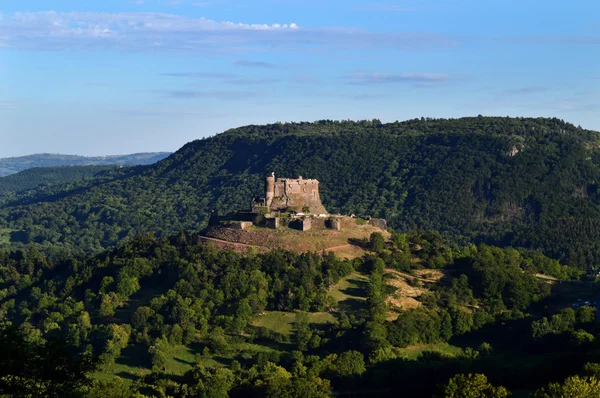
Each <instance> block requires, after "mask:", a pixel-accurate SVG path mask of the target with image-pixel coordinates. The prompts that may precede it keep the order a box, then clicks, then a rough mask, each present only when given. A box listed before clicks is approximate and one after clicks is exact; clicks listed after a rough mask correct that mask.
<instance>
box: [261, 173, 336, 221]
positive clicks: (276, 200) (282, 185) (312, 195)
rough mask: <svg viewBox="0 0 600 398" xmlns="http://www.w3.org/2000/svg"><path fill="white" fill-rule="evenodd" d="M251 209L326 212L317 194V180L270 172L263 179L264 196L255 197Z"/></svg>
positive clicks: (308, 212) (305, 212) (306, 212)
mask: <svg viewBox="0 0 600 398" xmlns="http://www.w3.org/2000/svg"><path fill="white" fill-rule="evenodd" d="M252 209H253V210H258V211H263V212H267V213H270V212H276V211H279V212H281V211H284V212H290V211H293V212H296V213H303V214H325V215H326V214H328V213H327V210H325V207H324V206H323V204H322V203H321V197H320V196H319V181H317V180H312V179H308V180H307V179H303V178H302V176H300V177H298V179H292V178H278V179H277V180H275V173H272V174H271V175H270V176H268V177H267V178H266V180H265V196H264V198H258V199H255V200H254V201H253V202H252Z"/></svg>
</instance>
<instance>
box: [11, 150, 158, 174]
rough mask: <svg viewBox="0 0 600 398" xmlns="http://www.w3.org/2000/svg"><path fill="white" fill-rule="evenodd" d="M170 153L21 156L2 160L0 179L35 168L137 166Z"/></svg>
mask: <svg viewBox="0 0 600 398" xmlns="http://www.w3.org/2000/svg"><path fill="white" fill-rule="evenodd" d="M169 155H170V153H168V152H155V153H152V152H151V153H134V154H131V155H113V156H77V155H60V154H52V153H39V154H36V155H27V156H19V157H14V158H1V159H0V177H4V176H7V175H11V174H15V173H18V172H20V171H24V170H28V169H32V168H35V167H62V166H107V165H115V166H136V165H148V164H152V163H156V162H158V161H160V160H162V159H164V158H166V157H167V156H169Z"/></svg>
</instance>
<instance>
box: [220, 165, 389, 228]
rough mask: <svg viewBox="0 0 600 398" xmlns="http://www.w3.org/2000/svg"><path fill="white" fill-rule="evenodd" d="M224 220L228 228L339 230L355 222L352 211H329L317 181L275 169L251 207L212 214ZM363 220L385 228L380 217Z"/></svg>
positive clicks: (383, 221)
mask: <svg viewBox="0 0 600 398" xmlns="http://www.w3.org/2000/svg"><path fill="white" fill-rule="evenodd" d="M221 221H224V222H225V223H226V225H227V226H228V227H229V228H232V229H241V230H246V229H248V228H250V227H252V226H257V227H263V228H270V229H278V228H282V227H287V228H293V229H297V230H300V231H308V230H310V229H332V230H336V231H339V230H341V229H343V228H346V227H350V226H355V225H356V220H354V215H352V216H342V215H339V214H338V215H333V214H329V213H328V212H327V210H326V209H325V206H323V204H322V203H321V197H320V196H319V181H317V180H313V179H304V178H302V176H300V177H298V178H297V179H292V178H277V179H275V173H271V175H270V176H268V177H266V179H265V196H264V197H260V198H255V199H254V200H253V201H252V203H251V210H250V211H242V212H237V213H235V214H231V215H229V216H226V217H224V218H219V217H218V216H217V215H216V214H213V216H211V220H210V224H211V225H218V224H219V223H220V222H221ZM365 222H368V223H369V224H371V225H374V226H376V227H379V228H381V229H383V230H385V229H386V228H387V223H386V221H385V220H383V219H372V218H370V217H369V218H367V219H366V220H365Z"/></svg>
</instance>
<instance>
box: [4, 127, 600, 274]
mask: <svg viewBox="0 0 600 398" xmlns="http://www.w3.org/2000/svg"><path fill="white" fill-rule="evenodd" d="M598 135H599V133H597V132H594V131H589V130H584V129H582V128H580V127H575V126H573V125H571V124H569V123H565V122H563V121H561V120H558V119H543V118H537V119H527V118H491V117H473V118H462V119H452V120H446V119H416V120H411V121H406V122H396V123H388V124H382V123H380V122H379V121H377V120H373V121H362V122H351V121H319V122H315V123H286V124H282V123H278V124H273V125H266V126H247V127H242V128H238V129H233V130H229V131H227V132H225V133H223V134H220V135H217V136H214V137H210V138H206V139H202V140H198V141H194V142H191V143H189V144H187V145H185V146H184V147H183V148H181V149H180V150H179V151H178V152H176V153H175V154H173V155H171V156H170V157H169V158H167V159H165V160H163V161H161V162H159V163H157V164H156V165H152V166H148V167H146V168H139V169H136V171H128V172H122V173H115V174H114V175H113V176H112V177H104V178H102V179H99V180H94V181H88V182H85V183H82V182H77V183H71V184H67V185H59V186H53V187H51V188H50V189H48V188H46V189H44V190H42V191H33V192H27V193H24V194H23V195H20V196H17V197H14V198H12V199H11V200H8V201H4V203H3V204H1V205H0V242H12V243H13V244H18V243H19V242H21V243H24V244H27V243H34V244H37V245H38V248H41V249H44V250H45V249H47V248H49V247H52V248H53V249H54V250H57V249H60V250H62V251H67V252H73V253H77V254H83V253H98V252H100V251H102V250H103V249H105V248H109V247H114V246H115V245H116V243H117V242H118V241H119V240H121V239H124V238H129V239H131V238H133V237H134V236H136V235H139V234H142V233H146V232H152V233H153V234H155V235H156V236H170V235H172V234H176V233H178V232H180V231H197V230H200V229H202V228H203V227H204V226H205V225H206V222H207V215H208V214H210V212H211V211H212V210H216V211H218V212H219V213H227V212H230V211H233V210H238V209H244V208H246V207H248V203H249V200H250V199H251V198H252V197H255V196H258V195H260V194H261V193H262V184H263V178H264V176H265V174H266V173H269V172H271V171H274V172H275V173H276V175H279V176H291V177H296V176H297V175H303V176H306V177H311V178H316V179H318V180H319V181H320V182H321V184H320V186H321V197H322V199H323V203H324V205H325V206H326V208H327V209H328V210H329V211H330V212H332V213H336V212H340V213H344V214H350V213H354V214H357V215H371V216H376V217H383V218H386V219H387V220H388V222H389V225H390V226H392V227H393V228H395V229H396V230H400V231H403V230H404V231H405V230H408V229H414V228H425V229H432V230H437V231H440V232H441V234H442V235H443V236H444V237H445V238H446V239H448V242H449V243H450V244H454V245H457V246H464V245H466V244H467V243H469V242H475V243H477V244H479V243H487V244H493V245H498V246H514V247H527V248H535V249H540V250H542V251H543V252H544V253H545V254H547V255H549V256H551V257H553V258H556V259H559V260H560V261H561V262H563V263H566V264H570V265H573V266H577V267H580V268H582V269H584V268H593V267H596V266H597V265H598V264H600V246H599V243H598V242H600V239H599V237H600V207H599V206H598V201H599V200H600V196H599V195H600V194H599V192H598V181H599V180H600V168H599V162H600V156H599V154H600V152H599V150H598V145H597V143H598V138H599V137H598Z"/></svg>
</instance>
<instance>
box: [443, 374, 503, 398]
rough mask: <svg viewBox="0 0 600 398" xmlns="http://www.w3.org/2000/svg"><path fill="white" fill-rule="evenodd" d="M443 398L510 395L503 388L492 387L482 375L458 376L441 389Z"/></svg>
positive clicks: (495, 397) (486, 397)
mask: <svg viewBox="0 0 600 398" xmlns="http://www.w3.org/2000/svg"><path fill="white" fill-rule="evenodd" d="M442 396H443V397H444V398H505V397H508V396H510V393H509V392H508V391H507V390H506V388H504V387H494V386H493V385H491V384H490V383H488V381H487V377H486V376H485V375H482V374H478V373H476V374H471V373H469V374H468V375H464V374H458V375H456V376H454V377H453V378H451V379H450V380H449V381H448V383H446V385H445V386H444V387H443V395H442Z"/></svg>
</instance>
